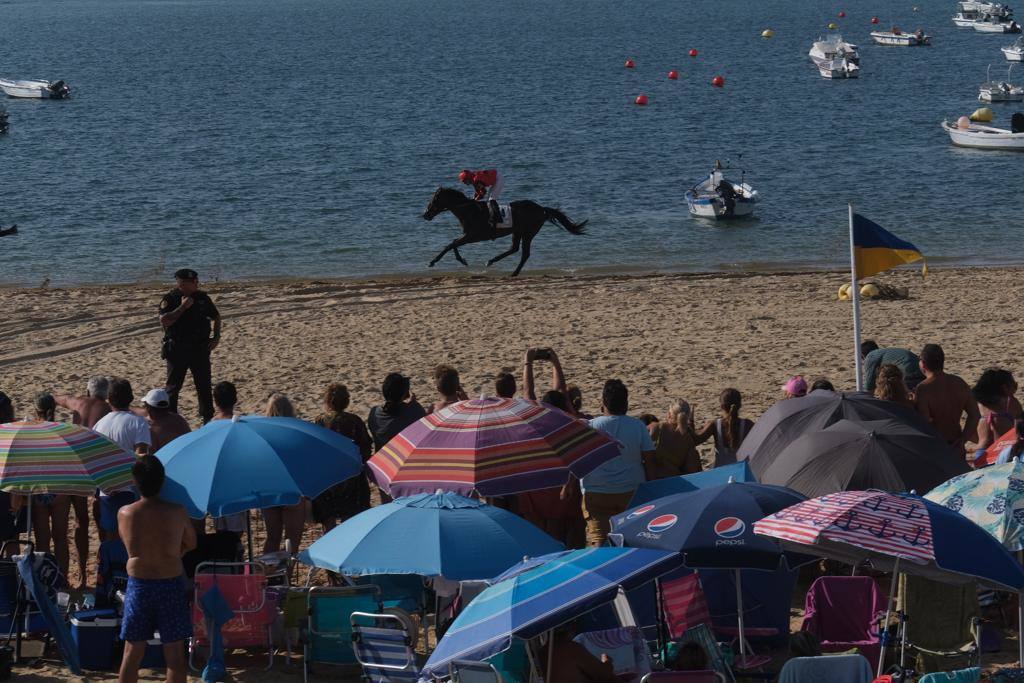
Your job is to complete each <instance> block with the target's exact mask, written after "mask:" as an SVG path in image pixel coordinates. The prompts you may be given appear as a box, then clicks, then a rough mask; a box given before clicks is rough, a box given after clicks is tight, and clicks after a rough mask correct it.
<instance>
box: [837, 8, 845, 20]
mask: <svg viewBox="0 0 1024 683" xmlns="http://www.w3.org/2000/svg"><path fill="white" fill-rule="evenodd" d="M839 18H840V19H845V18H846V12H844V11H842V10H840V11H839Z"/></svg>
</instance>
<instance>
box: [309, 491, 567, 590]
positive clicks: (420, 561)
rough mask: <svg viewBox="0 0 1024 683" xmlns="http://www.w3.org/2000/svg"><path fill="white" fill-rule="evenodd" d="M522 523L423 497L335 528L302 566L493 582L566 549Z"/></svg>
mask: <svg viewBox="0 0 1024 683" xmlns="http://www.w3.org/2000/svg"><path fill="white" fill-rule="evenodd" d="M563 549H564V548H563V547H562V544H561V543H559V542H558V541H556V540H555V539H553V538H551V536H549V535H547V534H546V533H544V532H543V531H541V530H540V529H538V528H537V527H536V526H534V525H533V524H530V523H529V522H527V521H526V520H525V519H523V518H522V517H520V516H518V515H515V514H513V513H511V512H508V511H507V510H502V509H501V508H496V507H494V506H493V505H486V504H484V503H481V502H480V501H478V500H473V499H471V498H465V497H463V496H460V495H458V494H455V493H431V494H427V493H421V494H419V495H415V496H407V497H405V498H398V499H396V500H395V501H394V502H392V503H388V504H387V505H379V506H377V507H375V508H370V509H369V510H366V511H364V512H361V513H359V514H358V515H356V516H354V517H352V518H351V519H348V520H347V521H345V522H342V523H341V524H339V525H338V526H336V527H335V528H333V529H331V531H330V532H328V533H327V535H325V536H324V537H323V538H321V539H320V540H318V541H317V542H315V543H314V544H313V545H311V546H310V547H309V548H308V549H306V550H303V551H302V552H301V553H300V554H299V561H300V562H304V563H306V564H310V565H313V566H315V567H320V568H321V569H328V570H330V571H334V572H338V573H341V574H348V575H354V576H365V575H368V574H419V575H420V576H443V577H444V578H446V579H448V580H450V581H470V580H481V579H489V578H491V577H493V576H495V575H497V574H500V573H501V572H503V571H505V570H507V569H508V568H509V567H512V566H513V565H515V564H517V563H518V562H520V561H521V560H522V559H523V558H524V557H535V556H539V555H547V554H549V553H555V552H559V551H560V550H563Z"/></svg>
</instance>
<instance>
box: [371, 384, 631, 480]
mask: <svg viewBox="0 0 1024 683" xmlns="http://www.w3.org/2000/svg"><path fill="white" fill-rule="evenodd" d="M618 455H619V446H618V443H617V442H616V441H614V440H613V439H611V438H610V437H608V436H607V435H605V434H603V433H602V432H599V431H597V430H595V429H592V428H591V427H590V426H589V425H588V424H587V423H586V422H585V421H583V420H577V419H574V418H573V417H571V416H569V415H567V414H566V413H564V412H562V411H560V410H557V409H554V408H549V407H546V406H544V405H543V404H541V403H538V402H536V401H527V400H525V399H511V398H479V399H475V400H472V401H460V402H459V403H454V404H452V405H450V406H447V407H446V408H443V409H441V410H439V411H437V412H436V413H431V414H430V415H427V416H426V417H424V418H422V419H420V420H419V421H418V422H414V423H413V424H411V425H409V426H408V427H406V428H405V429H404V430H402V433H401V434H399V435H398V436H396V437H395V438H393V439H392V440H391V441H389V442H388V443H387V445H385V446H384V447H383V448H382V449H380V450H379V451H377V453H376V454H375V455H374V456H373V457H372V458H370V461H369V463H368V465H369V466H370V469H371V470H372V471H373V474H374V476H375V477H376V479H377V484H378V485H380V487H381V488H383V489H384V490H385V491H388V492H389V493H390V494H391V495H393V496H408V495H412V494H414V493H433V492H434V491H436V490H438V489H443V490H446V491H453V492H455V493H459V494H462V495H472V494H473V493H474V492H476V493H479V494H481V495H484V496H507V495H511V494H515V493H525V492H527V491H536V490H539V489H546V488H553V487H556V486H562V485H564V484H565V483H566V481H568V477H569V474H570V473H571V474H573V475H574V476H576V477H582V476H584V475H586V474H587V473H588V472H590V471H591V470H593V469H594V468H595V467H597V466H599V465H601V464H603V463H605V462H607V461H609V460H611V459H612V458H615V457H618Z"/></svg>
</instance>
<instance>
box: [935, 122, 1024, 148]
mask: <svg viewBox="0 0 1024 683" xmlns="http://www.w3.org/2000/svg"><path fill="white" fill-rule="evenodd" d="M942 129H943V130H944V131H946V133H948V134H949V139H950V141H952V143H953V144H954V145H957V146H958V147H973V148H975V149H1003V150H1011V151H1019V152H1024V114H1022V113H1020V112H1017V113H1016V114H1014V115H1013V117H1012V118H1011V120H1010V130H1006V129H1005V128H995V127H993V126H983V125H980V124H977V123H971V122H970V120H969V119H968V118H967V117H966V116H961V117H960V118H959V119H958V120H957V121H956V122H955V123H950V122H949V121H943V122H942Z"/></svg>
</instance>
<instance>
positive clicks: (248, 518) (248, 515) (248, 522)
mask: <svg viewBox="0 0 1024 683" xmlns="http://www.w3.org/2000/svg"><path fill="white" fill-rule="evenodd" d="M245 536H246V538H247V540H248V542H249V561H250V562H252V561H253V556H252V510H246V511H245Z"/></svg>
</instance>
